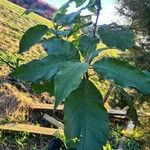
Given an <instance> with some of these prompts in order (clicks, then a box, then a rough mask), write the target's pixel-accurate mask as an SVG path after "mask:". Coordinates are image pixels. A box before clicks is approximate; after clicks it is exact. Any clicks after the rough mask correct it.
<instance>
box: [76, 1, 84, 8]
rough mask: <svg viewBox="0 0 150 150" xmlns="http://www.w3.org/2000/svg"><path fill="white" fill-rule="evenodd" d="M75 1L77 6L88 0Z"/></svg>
mask: <svg viewBox="0 0 150 150" xmlns="http://www.w3.org/2000/svg"><path fill="white" fill-rule="evenodd" d="M74 1H75V3H76V7H80V6H81V5H83V4H84V2H85V1H86V0H74Z"/></svg>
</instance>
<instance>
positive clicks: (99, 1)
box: [93, 0, 102, 37]
mask: <svg viewBox="0 0 150 150" xmlns="http://www.w3.org/2000/svg"><path fill="white" fill-rule="evenodd" d="M97 7H98V8H97V14H96V22H95V24H94V30H93V35H94V36H95V37H96V29H97V23H98V18H99V15H100V10H101V9H102V7H101V0H98V5H97Z"/></svg>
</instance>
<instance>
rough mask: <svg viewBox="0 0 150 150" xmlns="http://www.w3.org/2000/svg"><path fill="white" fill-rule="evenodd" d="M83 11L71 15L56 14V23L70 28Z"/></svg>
mask: <svg viewBox="0 0 150 150" xmlns="http://www.w3.org/2000/svg"><path fill="white" fill-rule="evenodd" d="M80 13H81V10H78V11H77V12H72V13H70V14H59V13H58V14H56V16H55V18H54V22H56V23H57V24H58V25H63V26H68V25H71V24H73V23H74V22H75V20H76V19H77V17H79V16H80Z"/></svg>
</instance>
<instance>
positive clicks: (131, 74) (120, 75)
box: [93, 58, 150, 94]
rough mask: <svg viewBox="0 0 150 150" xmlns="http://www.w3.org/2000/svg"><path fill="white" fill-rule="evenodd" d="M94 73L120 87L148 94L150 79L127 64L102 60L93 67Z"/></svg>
mask: <svg viewBox="0 0 150 150" xmlns="http://www.w3.org/2000/svg"><path fill="white" fill-rule="evenodd" d="M93 67H94V69H95V71H96V72H97V73H98V74H99V75H101V76H103V77H104V78H106V79H111V80H113V81H114V82H115V83H116V84H117V85H119V86H121V87H124V88H126V87H132V88H135V89H137V90H139V91H140V92H142V93H143V94H150V77H149V76H147V75H146V74H144V73H143V72H142V71H140V70H139V69H137V68H136V67H134V66H132V65H130V64H129V63H128V62H125V61H121V60H117V59H115V58H104V59H102V60H100V61H98V62H96V63H95V64H94V65H93Z"/></svg>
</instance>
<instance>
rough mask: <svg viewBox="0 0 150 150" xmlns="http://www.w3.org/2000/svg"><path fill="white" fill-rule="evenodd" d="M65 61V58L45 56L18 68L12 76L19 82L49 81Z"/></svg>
mask: <svg viewBox="0 0 150 150" xmlns="http://www.w3.org/2000/svg"><path fill="white" fill-rule="evenodd" d="M66 61H67V58H66V57H65V56H62V55H58V56H54V55H51V56H47V57H45V58H43V59H40V60H33V61H31V62H29V63H27V64H25V65H22V66H20V67H18V68H17V69H16V70H15V71H14V72H12V75H13V76H14V77H16V78H19V79H20V80H24V81H30V82H35V81H39V80H49V79H51V78H52V77H53V76H54V75H55V74H56V73H57V72H58V71H59V68H60V66H61V65H62V64H63V63H64V62H66Z"/></svg>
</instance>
